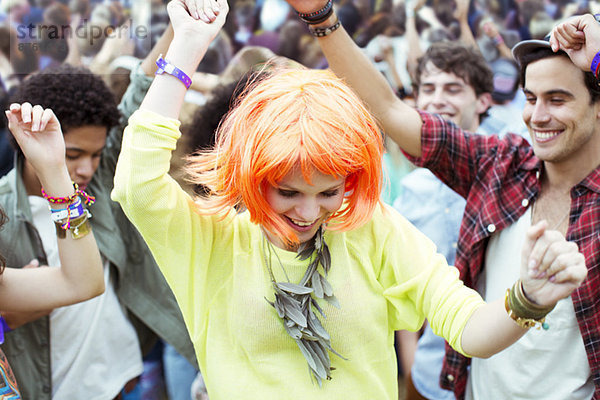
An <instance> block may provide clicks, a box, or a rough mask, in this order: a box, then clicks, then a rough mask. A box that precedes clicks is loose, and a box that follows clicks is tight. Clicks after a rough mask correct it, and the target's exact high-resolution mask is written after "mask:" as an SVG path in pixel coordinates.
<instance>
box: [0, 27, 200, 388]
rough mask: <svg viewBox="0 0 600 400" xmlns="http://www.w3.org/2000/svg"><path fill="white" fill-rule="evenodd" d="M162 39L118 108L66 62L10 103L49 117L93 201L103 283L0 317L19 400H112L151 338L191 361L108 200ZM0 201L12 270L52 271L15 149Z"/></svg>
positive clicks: (34, 187) (39, 206) (170, 301)
mask: <svg viewBox="0 0 600 400" xmlns="http://www.w3.org/2000/svg"><path fill="white" fill-rule="evenodd" d="M171 35H172V30H171V29H170V28H169V30H168V34H167V35H165V36H163V38H162V39H161V40H160V41H159V42H158V44H157V45H156V46H155V48H154V49H153V51H152V52H151V53H150V54H149V55H148V57H147V58H146V59H145V60H144V61H143V62H142V63H141V65H139V66H138V67H137V68H136V69H134V70H133V72H132V74H131V80H132V82H131V84H130V86H129V88H128V91H127V92H126V93H125V95H124V96H123V100H122V101H121V104H120V106H119V108H118V109H117V105H116V103H115V101H114V100H113V99H114V96H113V94H112V93H111V92H110V90H109V89H108V88H107V87H106V85H105V84H104V83H103V81H102V79H101V78H100V77H98V76H95V75H93V74H92V73H91V72H90V71H89V70H87V69H85V68H82V67H73V66H70V65H61V66H59V67H56V68H52V69H47V70H44V71H42V72H39V73H36V74H34V75H32V76H30V77H29V78H27V79H26V80H25V81H24V82H23V83H22V85H21V87H20V88H19V90H18V92H17V93H16V94H15V97H14V98H13V101H14V102H18V103H24V106H25V107H31V106H35V105H40V106H42V107H43V108H50V109H52V110H53V111H54V113H55V114H56V116H57V117H58V119H59V121H60V123H61V126H62V130H63V133H64V139H65V146H66V160H67V169H68V170H69V174H70V176H71V179H72V180H73V181H74V183H75V184H77V185H78V186H79V188H80V189H84V190H85V191H86V192H87V193H88V194H89V195H91V196H94V197H95V203H94V204H93V205H92V206H91V207H90V212H91V213H92V216H93V218H92V219H91V224H92V226H93V229H94V234H95V236H96V240H97V242H98V248H99V249H100V253H101V255H102V257H103V261H104V266H105V267H104V278H105V284H106V292H105V293H104V294H103V295H102V296H100V297H97V298H95V299H93V300H90V301H86V302H84V303H81V304H78V305H75V306H69V307H62V308H59V309H55V310H48V311H47V312H44V313H36V314H27V313H8V312H2V315H3V316H4V318H5V319H6V321H7V323H8V325H9V326H10V328H12V331H11V332H9V333H8V334H7V335H6V342H5V343H4V345H3V349H4V351H5V352H6V355H7V358H8V360H9V362H10V363H11V366H12V367H13V370H14V372H15V375H16V377H17V381H18V382H19V386H20V387H21V388H22V395H23V398H26V399H48V400H50V399H54V400H58V399H88V398H95V399H106V400H110V399H114V398H118V397H119V396H121V393H122V392H123V390H125V392H127V391H129V390H130V389H131V388H132V387H133V385H134V384H135V381H136V379H137V377H139V376H140V374H141V373H142V370H143V364H142V353H143V352H145V351H148V350H149V349H150V348H151V347H152V345H153V344H154V343H155V341H156V339H157V337H160V338H162V339H163V340H165V341H166V342H168V343H170V344H172V345H173V346H174V347H175V348H176V349H177V351H178V352H179V353H180V354H183V355H185V356H186V357H187V358H188V359H189V360H191V361H192V362H195V357H194V353H193V349H192V345H191V342H190V339H189V335H188V333H187V330H186V328H185V325H184V323H183V320H182V317H181V313H180V311H179V308H178V306H177V304H176V302H175V298H174V296H173V294H172V292H171V291H170V289H169V288H168V286H167V284H166V282H165V280H164V278H163V277H162V275H161V273H160V271H159V270H158V268H157V266H156V263H155V261H154V259H153V257H152V255H151V254H150V251H149V250H148V248H147V247H146V245H145V244H144V242H143V240H142V238H141V236H140V235H139V233H138V232H137V230H136V229H135V228H134V227H133V226H132V225H131V224H130V223H129V221H128V220H127V218H126V217H125V215H124V214H123V212H122V211H121V208H120V207H119V205H118V204H116V203H114V202H112V201H111V200H110V191H111V190H112V187H113V175H114V171H115V166H116V162H117V157H118V155H119V152H120V148H121V136H122V133H123V128H124V126H125V124H126V123H127V119H128V117H129V115H130V114H132V113H133V112H134V111H135V110H136V109H137V108H138V106H139V104H140V102H141V100H142V99H143V97H144V95H145V93H146V90H147V89H148V87H149V85H150V83H151V82H152V79H151V77H152V76H153V74H154V72H155V69H156V67H155V65H154V60H155V59H156V58H157V56H158V54H159V53H161V52H165V50H166V48H167V46H168V43H169V42H170V36H171ZM27 104H28V105H27ZM36 108H37V107H36ZM34 111H35V108H34ZM0 204H3V206H4V208H5V209H6V211H7V213H8V214H9V217H10V220H9V221H10V222H9V223H8V224H7V225H6V226H5V228H4V230H3V231H2V232H1V233H0V248H2V249H3V252H4V254H5V256H6V259H7V265H8V266H9V267H16V268H19V267H22V266H23V265H26V264H28V263H29V261H30V260H32V259H37V260H38V261H39V262H40V263H41V264H47V265H60V263H59V260H58V258H57V241H56V234H55V232H54V230H55V228H54V223H53V222H52V219H51V218H50V212H49V211H48V207H47V203H46V201H45V200H44V199H43V198H42V197H41V185H40V181H39V180H38V178H37V176H36V175H35V173H34V171H33V169H32V167H31V165H30V164H29V163H28V162H27V160H25V159H24V157H23V154H22V152H21V151H20V149H18V147H17V156H16V162H15V167H14V169H13V170H12V171H11V172H9V174H8V175H7V176H6V177H5V178H4V179H2V180H1V181H0ZM92 395H93V396H92Z"/></svg>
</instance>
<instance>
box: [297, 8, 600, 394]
mask: <svg viewBox="0 0 600 400" xmlns="http://www.w3.org/2000/svg"><path fill="white" fill-rule="evenodd" d="M287 1H288V3H290V4H291V5H292V6H293V7H294V8H295V9H296V10H297V11H298V12H300V13H305V14H310V13H314V12H315V11H316V10H321V9H322V8H323V7H324V3H325V1H323V0H314V1H306V0H302V1H301V0H287ZM576 21H577V22H576V24H575V25H573V26H571V28H570V29H571V30H573V31H576V33H575V34H573V35H572V36H573V38H574V39H573V41H574V42H575V44H576V45H575V46H573V48H571V49H569V50H568V52H569V55H567V53H565V52H562V51H559V52H556V53H555V52H553V51H552V49H551V48H550V45H549V43H548V42H544V41H527V42H521V43H520V44H518V45H517V46H516V47H515V49H514V55H515V58H516V59H517V61H518V62H519V64H520V68H521V78H522V82H521V83H522V85H523V88H524V90H525V91H526V93H527V104H526V105H525V108H524V111H523V117H524V121H525V123H526V124H527V126H528V129H529V134H530V135H531V137H532V142H533V143H532V144H529V143H528V142H527V141H526V140H525V139H524V138H522V137H520V136H516V135H507V136H506V137H504V138H499V137H497V136H482V135H473V134H470V133H468V132H467V131H465V130H463V129H460V127H457V126H456V125H454V124H450V123H448V122H447V121H445V120H444V119H443V118H441V117H439V116H436V115H433V114H431V113H428V112H417V111H416V110H414V109H413V108H412V107H411V106H410V105H408V104H406V103H403V102H402V101H401V100H400V99H398V98H397V97H396V96H395V94H394V93H393V91H392V90H391V89H390V88H389V86H388V84H387V81H386V80H385V79H384V78H382V76H381V74H380V73H379V72H378V71H377V70H376V69H375V68H374V67H373V65H371V63H370V61H369V60H368V59H367V58H366V57H365V56H364V55H363V54H362V52H361V51H360V49H359V48H358V47H357V46H356V45H355V43H354V42H353V40H352V38H351V37H350V36H348V34H347V33H346V32H345V31H344V29H343V27H340V26H339V24H337V17H336V15H335V12H332V13H330V14H327V15H326V16H325V17H324V19H322V20H319V23H317V24H313V25H311V26H310V27H311V29H312V31H313V32H315V36H318V41H319V44H320V45H321V48H322V49H323V52H324V54H325V56H326V57H327V60H328V61H329V66H330V67H331V68H332V70H333V71H334V72H335V73H336V74H337V75H339V76H341V77H343V78H344V79H345V81H346V82H347V83H348V84H350V86H352V87H353V88H354V89H355V90H356V92H357V93H358V94H359V96H360V97H361V98H362V99H363V100H364V101H365V102H366V103H367V104H368V106H369V109H370V111H372V112H373V113H374V114H375V116H376V117H377V119H378V120H379V121H380V123H381V125H382V128H383V130H384V131H385V133H386V134H387V135H389V136H390V137H391V138H392V139H393V140H394V141H396V142H397V143H398V145H399V146H400V147H401V148H402V149H403V150H404V151H405V153H406V154H407V155H408V156H409V157H410V158H411V159H412V160H413V161H414V162H415V163H417V164H418V165H420V166H423V167H427V168H429V169H430V170H431V171H432V172H434V173H435V174H436V176H438V177H439V178H440V179H441V180H442V181H444V182H445V183H446V184H447V185H448V186H450V187H451V188H452V189H453V190H454V191H456V192H457V193H458V194H460V195H461V196H463V197H465V198H466V201H467V205H466V208H465V215H464V217H463V220H462V224H461V229H460V234H459V239H458V243H457V254H456V266H457V267H458V269H459V271H460V277H461V279H462V280H463V281H464V282H465V284H467V285H469V286H471V287H477V288H478V289H479V290H481V292H482V293H483V295H484V297H485V298H486V299H493V298H498V297H500V296H502V295H503V294H504V293H505V292H506V289H507V288H508V287H509V286H510V281H511V280H513V279H514V278H515V276H518V274H519V269H520V268H522V267H523V265H522V264H523V260H522V259H521V249H522V247H523V241H524V238H525V235H526V232H527V231H528V230H529V229H530V227H531V226H533V225H534V224H536V223H538V222H540V221H542V220H545V221H546V225H547V227H548V229H547V231H546V233H545V234H548V235H557V234H562V235H564V236H565V237H566V238H567V240H569V241H571V242H574V243H575V244H577V246H578V247H579V249H580V250H581V252H582V253H583V254H584V256H585V259H586V265H587V266H588V277H587V280H586V281H585V282H584V283H583V284H582V286H581V287H579V288H578V289H577V290H575V291H574V292H573V294H572V296H570V297H568V298H565V299H563V300H561V301H559V302H558V304H557V306H556V308H555V309H554V310H553V311H552V312H551V313H550V314H548V316H547V318H546V322H547V325H545V326H546V327H548V326H549V329H548V330H533V329H532V330H530V331H529V332H527V334H525V335H524V336H523V337H522V338H521V339H520V340H519V341H517V342H516V343H515V344H513V345H512V346H511V347H510V348H508V349H507V350H506V351H505V352H502V353H500V354H498V355H495V356H493V357H490V358H489V359H486V360H477V361H475V360H474V361H473V363H472V365H471V369H470V371H469V370H467V365H468V359H466V358H464V357H457V354H455V353H452V352H449V353H448V354H447V356H446V363H445V369H444V370H443V372H442V375H441V377H440V381H441V383H442V384H443V386H445V387H446V388H450V389H453V390H454V392H455V394H456V396H457V398H459V399H462V398H464V397H465V396H466V397H467V398H475V399H498V398H509V399H515V398H518V399H556V400H559V399H560V400H562V399H567V398H568V399H589V398H591V397H592V396H593V397H594V398H596V397H599V396H600V362H599V361H598V360H599V357H598V350H597V348H598V346H597V342H598V333H597V332H598V320H599V319H600V303H599V302H598V301H597V299H598V297H599V296H600V292H599V286H598V279H600V268H599V266H600V251H598V235H599V234H600V223H599V222H598V221H599V218H598V215H599V214H600V186H599V185H598V182H599V181H600V86H599V85H598V80H597V79H596V77H595V76H594V73H592V72H590V63H592V59H594V61H595V63H594V64H593V65H594V68H592V69H593V71H594V72H598V68H597V67H595V65H596V64H598V59H597V58H595V57H594V55H595V54H596V52H598V50H599V49H600V43H599V42H598V40H597V38H598V37H600V33H599V32H598V30H599V29H598V23H597V22H596V21H595V19H594V17H593V16H591V15H586V16H584V17H579V19H577V20H576ZM560 29H564V28H555V32H557V30H558V32H561V30H560ZM592 30H595V32H594V33H589V32H591V31H592ZM588 41H592V42H593V43H594V45H590V46H589V52H586V54H585V55H584V56H582V55H581V53H582V52H583V50H582V49H586V47H587V44H586V43H587V42H588ZM561 44H562V42H561ZM597 57H600V56H597ZM580 58H582V59H583V62H581V63H580V62H578V61H576V60H578V59H580ZM575 63H576V64H575ZM571 245H572V244H571ZM561 262H564V263H569V262H572V260H569V259H564V260H562V261H561ZM557 382H560V385H557V384H556V383H557Z"/></svg>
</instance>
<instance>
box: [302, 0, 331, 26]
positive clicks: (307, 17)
mask: <svg viewBox="0 0 600 400" xmlns="http://www.w3.org/2000/svg"><path fill="white" fill-rule="evenodd" d="M332 8H333V0H327V3H326V4H325V6H323V8H321V9H320V10H318V11H314V12H311V13H301V12H297V13H298V16H299V17H300V19H302V20H303V21H304V22H307V23H310V22H309V21H315V20H318V19H320V18H322V17H323V16H324V15H325V14H327V13H328V12H329V11H330V10H331V9H332ZM313 23H314V22H313Z"/></svg>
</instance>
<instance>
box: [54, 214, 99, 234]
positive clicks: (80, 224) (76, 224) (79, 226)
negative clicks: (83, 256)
mask: <svg viewBox="0 0 600 400" xmlns="http://www.w3.org/2000/svg"><path fill="white" fill-rule="evenodd" d="M91 216H92V215H91V214H90V212H89V211H88V210H85V212H84V213H83V215H82V216H80V217H78V218H76V219H74V220H71V227H70V228H68V229H64V228H63V227H62V225H63V223H62V222H61V221H56V222H54V226H55V228H56V236H57V237H58V238H59V239H65V238H66V237H67V230H69V231H71V237H73V239H81V238H82V237H84V236H87V235H88V234H89V233H90V232H91V231H92V226H91V225H90V221H89V217H91Z"/></svg>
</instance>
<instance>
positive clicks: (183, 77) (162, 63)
mask: <svg viewBox="0 0 600 400" xmlns="http://www.w3.org/2000/svg"><path fill="white" fill-rule="evenodd" d="M156 65H157V66H158V69H157V70H156V73H155V75H161V74H163V73H165V72H166V73H167V74H169V75H173V76H174V77H175V78H177V79H179V80H180V81H181V82H182V83H183V84H184V85H185V88H186V89H189V88H190V86H191V85H192V79H191V78H190V77H189V76H187V74H186V73H185V72H183V71H182V70H180V69H179V68H177V67H176V66H174V65H173V64H171V63H169V62H168V61H166V60H165V59H164V58H163V56H162V54H161V55H159V56H158V58H157V59H156Z"/></svg>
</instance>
